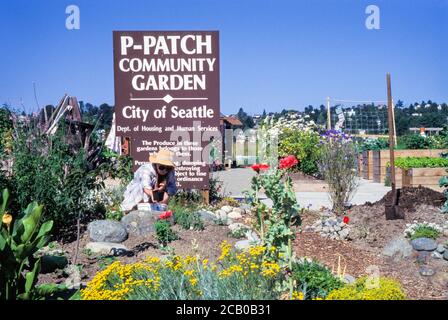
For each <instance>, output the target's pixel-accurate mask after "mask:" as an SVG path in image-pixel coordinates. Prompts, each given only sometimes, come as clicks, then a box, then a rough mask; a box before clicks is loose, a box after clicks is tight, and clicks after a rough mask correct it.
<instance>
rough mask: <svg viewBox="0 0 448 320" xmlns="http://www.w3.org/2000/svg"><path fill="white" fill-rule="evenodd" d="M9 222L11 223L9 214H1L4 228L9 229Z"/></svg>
mask: <svg viewBox="0 0 448 320" xmlns="http://www.w3.org/2000/svg"><path fill="white" fill-rule="evenodd" d="M11 221H12V215H10V214H9V213H7V212H5V213H4V214H3V218H2V222H3V223H4V224H6V226H8V227H9V225H10V224H11Z"/></svg>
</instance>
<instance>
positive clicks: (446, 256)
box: [443, 250, 448, 260]
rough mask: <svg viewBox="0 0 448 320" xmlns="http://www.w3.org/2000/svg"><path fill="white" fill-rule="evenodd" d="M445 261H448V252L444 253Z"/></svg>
mask: <svg viewBox="0 0 448 320" xmlns="http://www.w3.org/2000/svg"><path fill="white" fill-rule="evenodd" d="M443 259H445V260H448V250H445V252H444V253H443Z"/></svg>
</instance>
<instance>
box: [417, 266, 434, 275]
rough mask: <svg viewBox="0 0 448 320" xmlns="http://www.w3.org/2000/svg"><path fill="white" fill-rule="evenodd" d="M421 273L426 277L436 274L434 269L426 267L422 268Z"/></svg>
mask: <svg viewBox="0 0 448 320" xmlns="http://www.w3.org/2000/svg"><path fill="white" fill-rule="evenodd" d="M419 272H420V274H421V275H422V276H424V277H430V276H433V275H434V274H435V273H436V272H435V270H434V269H432V268H430V267H426V266H423V267H420V269H419Z"/></svg>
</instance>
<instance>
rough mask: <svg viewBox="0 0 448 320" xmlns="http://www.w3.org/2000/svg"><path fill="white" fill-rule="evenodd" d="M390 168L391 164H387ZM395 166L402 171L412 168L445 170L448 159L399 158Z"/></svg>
mask: <svg viewBox="0 0 448 320" xmlns="http://www.w3.org/2000/svg"><path fill="white" fill-rule="evenodd" d="M387 166H388V167H389V166H390V163H389V162H388V163H387ZM395 166H396V167H398V168H401V169H405V170H408V169H412V168H445V167H448V159H446V158H430V157H398V158H396V159H395Z"/></svg>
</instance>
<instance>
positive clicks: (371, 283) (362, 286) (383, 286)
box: [327, 277, 406, 300]
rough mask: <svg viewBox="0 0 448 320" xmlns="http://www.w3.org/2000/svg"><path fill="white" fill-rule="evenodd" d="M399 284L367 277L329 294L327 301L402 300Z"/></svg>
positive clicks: (384, 279)
mask: <svg viewBox="0 0 448 320" xmlns="http://www.w3.org/2000/svg"><path fill="white" fill-rule="evenodd" d="M405 298H406V296H405V294H404V292H403V291H402V289H401V286H400V284H399V283H398V282H397V281H395V280H392V279H388V278H377V279H369V278H367V277H363V278H359V279H358V280H356V282H355V283H353V284H351V285H346V286H344V287H342V288H340V289H335V290H333V291H331V292H330V294H329V295H328V297H327V300H404V299H405Z"/></svg>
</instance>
